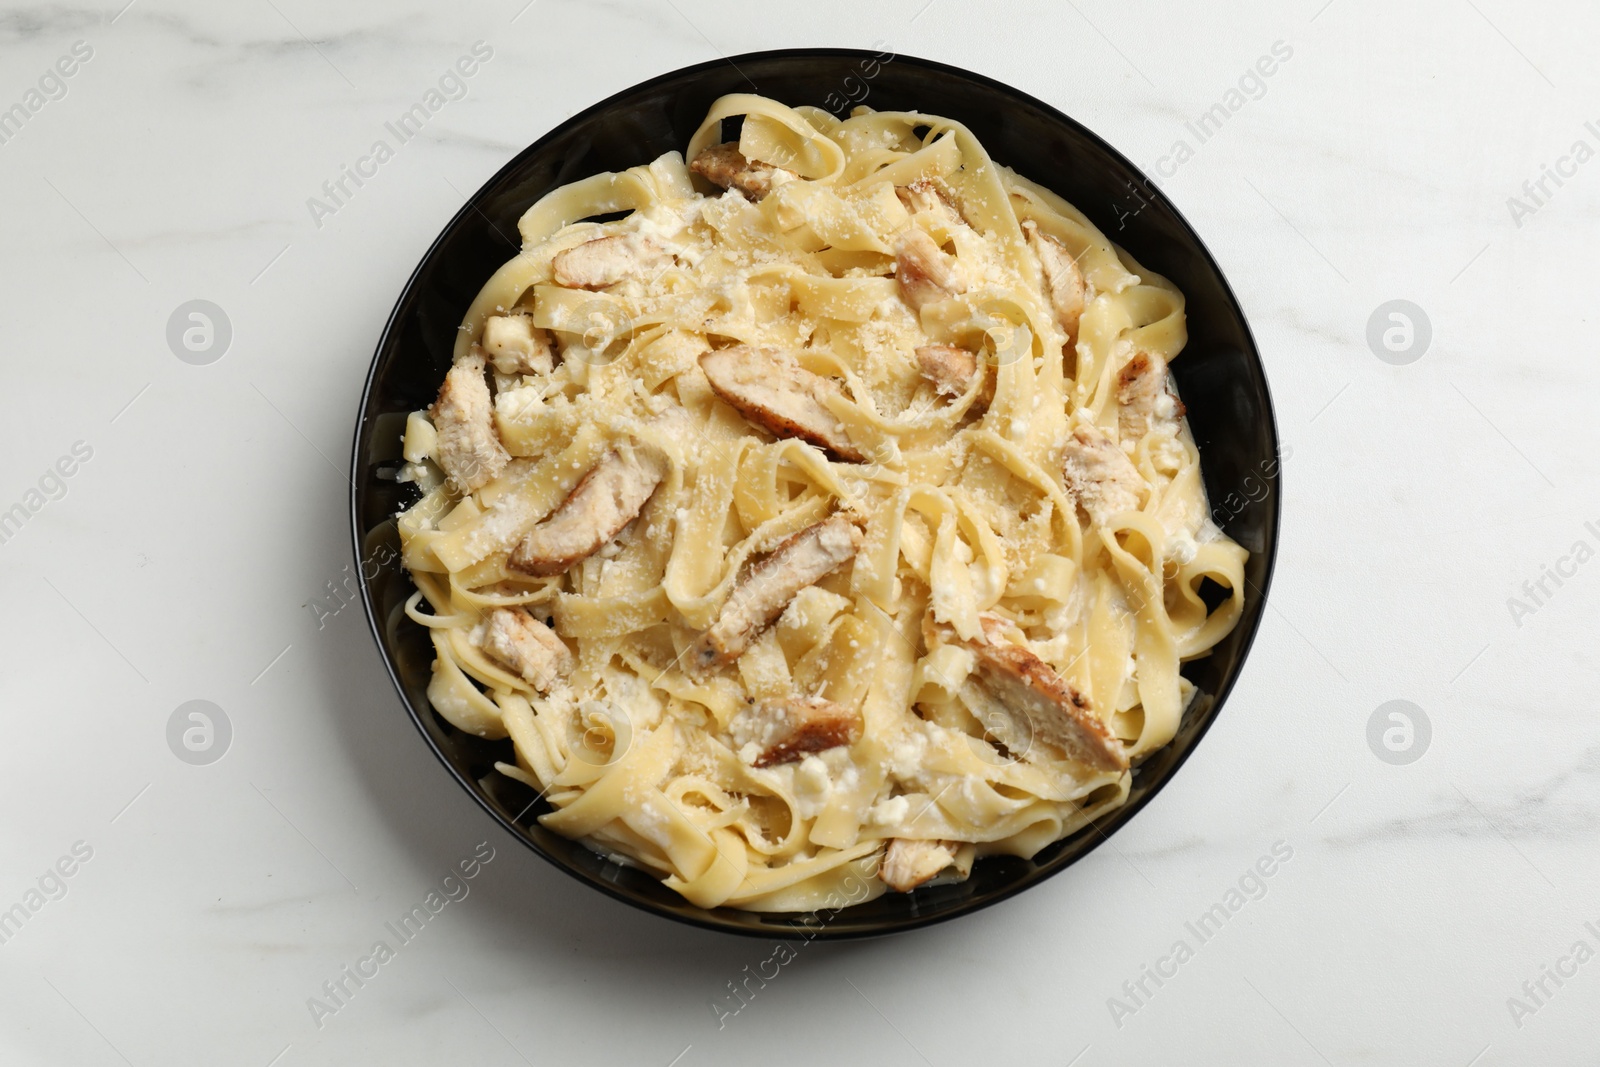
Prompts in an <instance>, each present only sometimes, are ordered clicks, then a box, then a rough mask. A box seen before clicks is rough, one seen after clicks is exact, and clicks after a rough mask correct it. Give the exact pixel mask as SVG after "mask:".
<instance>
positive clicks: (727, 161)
mask: <svg viewBox="0 0 1600 1067" xmlns="http://www.w3.org/2000/svg"><path fill="white" fill-rule="evenodd" d="M689 169H690V170H692V171H694V172H695V173H696V174H698V175H700V177H702V178H704V179H705V180H706V181H708V182H711V183H712V184H713V185H720V186H722V188H724V189H737V190H739V192H741V193H743V194H744V198H745V199H746V200H750V201H759V200H760V199H761V198H762V197H764V196H766V195H767V194H768V193H770V192H771V191H772V188H773V186H775V185H781V184H783V183H784V182H786V181H789V180H791V179H793V178H795V177H797V175H796V174H795V173H794V171H792V170H785V169H784V168H783V167H777V166H773V165H772V164H771V163H763V162H762V161H761V160H759V159H746V158H745V155H744V153H743V152H741V151H739V142H737V141H724V142H723V143H722V144H717V145H712V146H711V147H710V148H707V149H705V150H703V151H702V152H701V153H700V154H699V155H697V156H695V157H694V161H693V162H691V163H690V164H689Z"/></svg>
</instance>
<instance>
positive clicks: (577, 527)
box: [507, 445, 667, 576]
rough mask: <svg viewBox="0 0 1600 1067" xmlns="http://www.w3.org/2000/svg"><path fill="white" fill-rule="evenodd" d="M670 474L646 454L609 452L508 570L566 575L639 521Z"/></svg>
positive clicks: (627, 449)
mask: <svg viewBox="0 0 1600 1067" xmlns="http://www.w3.org/2000/svg"><path fill="white" fill-rule="evenodd" d="M666 473H667V466H666V463H665V461H664V460H663V459H662V458H661V457H659V456H657V455H655V454H653V453H651V452H648V451H646V450H644V449H642V448H638V447H635V446H632V445H623V446H622V447H620V448H616V449H613V450H611V451H610V452H607V453H606V454H605V455H604V456H603V457H602V458H601V460H600V462H599V463H597V464H595V465H594V467H593V469H591V470H590V471H589V473H588V474H585V475H584V476H583V478H582V479H580V480H579V482H578V484H577V485H575V486H573V488H572V492H571V493H569V494H568V495H567V499H565V500H563V501H562V502H561V504H560V506H559V507H557V508H556V509H555V510H554V511H552V512H551V513H550V514H549V516H547V517H546V518H545V519H544V521H542V522H540V523H539V525H537V526H535V527H534V528H533V529H532V530H530V531H528V536H526V537H524V538H523V539H522V543H521V544H519V545H518V546H517V547H516V550H515V551H513V552H512V553H511V557H510V559H508V560H507V565H508V566H510V567H511V568H512V569H513V570H518V571H521V572H523V573H524V574H533V575H541V576H543V575H551V574H563V573H565V572H566V571H567V570H568V569H570V568H571V567H572V566H573V565H574V564H577V563H581V562H582V561H583V560H585V559H588V558H589V557H590V556H592V555H594V554H595V553H596V552H598V551H599V550H600V549H601V548H603V547H604V546H605V545H606V544H608V543H610V541H611V540H612V538H614V537H616V536H617V534H619V533H621V532H622V528H623V527H624V526H626V525H628V523H630V522H632V521H633V520H634V519H636V518H638V517H639V512H640V511H642V510H643V509H644V506H645V503H646V502H647V501H648V500H649V499H650V496H651V494H653V493H654V492H655V491H656V486H658V485H660V484H661V479H663V478H664V477H666Z"/></svg>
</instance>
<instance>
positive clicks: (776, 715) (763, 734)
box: [728, 697, 861, 767]
mask: <svg viewBox="0 0 1600 1067" xmlns="http://www.w3.org/2000/svg"><path fill="white" fill-rule="evenodd" d="M728 733H729V735H730V736H731V737H732V738H733V742H734V746H735V749H736V750H737V751H739V752H741V753H743V751H744V749H745V748H746V746H749V745H754V746H755V749H756V752H755V758H754V759H752V760H749V761H748V762H749V763H751V765H752V766H756V767H770V766H772V765H773V764H775V763H795V762H797V761H799V760H803V759H805V758H806V757H807V756H808V755H810V754H811V753H813V752H821V751H822V750H824V749H829V748H836V747H838V746H839V745H853V744H855V743H856V742H857V741H859V740H860V739H861V715H860V713H859V712H855V711H850V710H847V709H846V708H843V707H841V706H840V705H838V704H835V703H834V702H833V701H831V700H823V699H822V698H821V697H783V698H780V699H777V700H763V701H761V702H760V703H759V704H754V705H752V706H751V707H748V708H746V709H745V710H743V711H741V712H739V713H738V714H737V715H735V716H734V717H733V721H732V722H730V723H729V724H728Z"/></svg>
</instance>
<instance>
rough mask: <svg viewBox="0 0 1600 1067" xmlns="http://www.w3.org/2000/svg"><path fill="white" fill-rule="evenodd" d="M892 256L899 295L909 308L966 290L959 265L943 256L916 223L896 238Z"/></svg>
mask: <svg viewBox="0 0 1600 1067" xmlns="http://www.w3.org/2000/svg"><path fill="white" fill-rule="evenodd" d="M894 258H895V278H896V279H897V280H898V281H899V282H900V295H901V296H902V297H904V298H905V302H906V303H907V304H909V305H911V310H912V311H921V310H922V306H923V305H924V304H931V303H933V302H934V301H937V300H944V299H947V298H949V297H952V296H955V295H956V294H957V293H964V292H966V291H967V282H966V276H965V274H964V273H963V271H962V270H961V264H959V263H957V262H956V261H955V259H954V258H952V257H950V256H947V255H945V254H944V252H943V250H941V249H940V248H939V246H938V245H937V244H935V243H934V240H933V238H932V237H929V236H928V235H927V234H926V233H924V232H923V231H921V230H919V229H917V228H916V227H915V226H913V227H911V228H910V229H908V230H906V231H905V232H904V233H902V234H901V235H900V236H899V237H898V238H896V240H895V246H894Z"/></svg>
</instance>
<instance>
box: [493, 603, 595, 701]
mask: <svg viewBox="0 0 1600 1067" xmlns="http://www.w3.org/2000/svg"><path fill="white" fill-rule="evenodd" d="M474 637H475V641H476V644H477V645H478V647H479V648H481V649H483V650H484V651H485V652H487V653H488V654H489V655H490V656H492V657H494V658H495V659H497V660H499V661H500V662H501V663H503V664H505V665H506V666H507V667H509V668H510V669H511V670H512V671H513V672H514V673H516V674H518V675H521V677H522V680H523V681H525V682H527V683H528V684H529V685H531V686H533V687H534V688H535V689H537V690H539V691H540V692H541V693H542V692H546V691H547V690H549V688H550V687H551V686H553V685H555V684H556V682H557V681H558V680H559V679H561V678H564V677H566V675H568V674H570V673H571V672H572V667H573V659H572V652H571V651H570V650H569V649H568V648H567V646H566V643H565V642H563V641H562V640H561V638H560V637H558V636H556V632H555V631H554V630H552V629H550V627H548V626H546V625H545V624H544V623H542V622H540V621H539V620H538V619H536V618H534V617H533V616H532V615H530V614H529V613H528V612H527V610H526V609H524V608H495V609H494V610H493V611H491V612H490V613H489V615H488V617H487V618H486V619H484V625H483V629H482V632H481V636H480V635H477V634H475V635H474Z"/></svg>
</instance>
